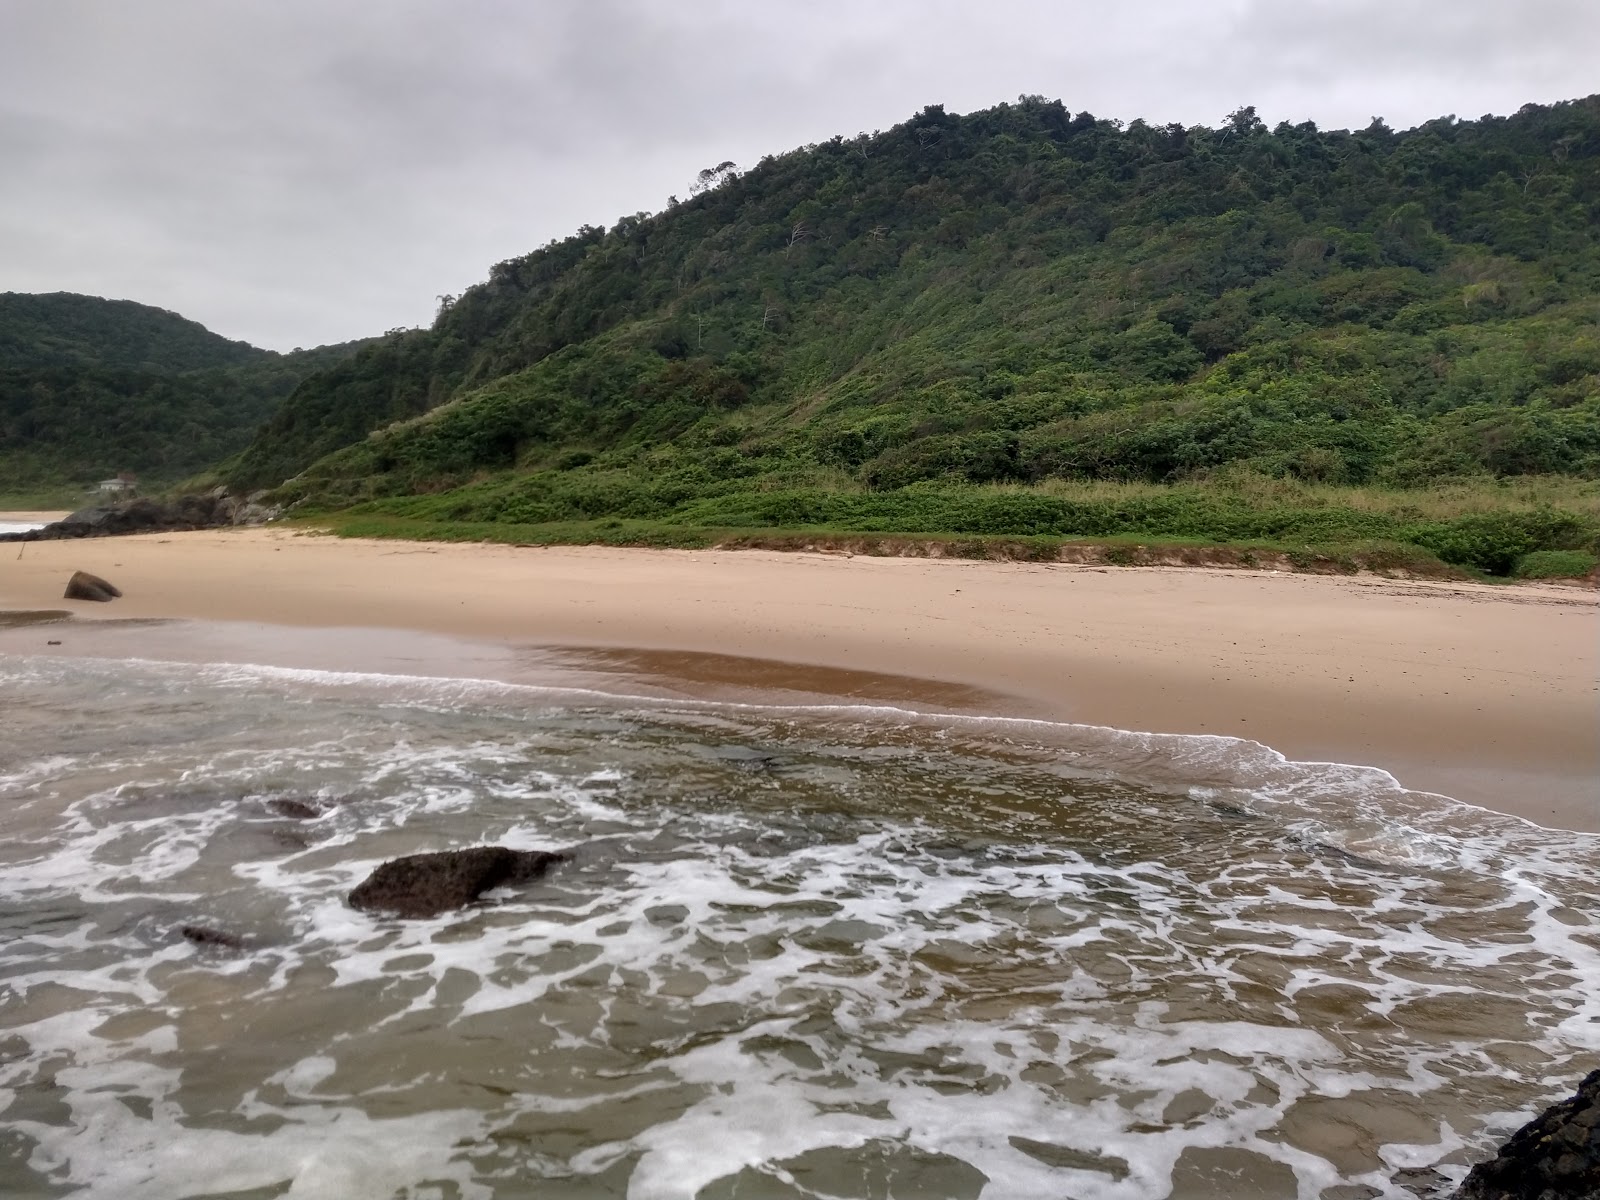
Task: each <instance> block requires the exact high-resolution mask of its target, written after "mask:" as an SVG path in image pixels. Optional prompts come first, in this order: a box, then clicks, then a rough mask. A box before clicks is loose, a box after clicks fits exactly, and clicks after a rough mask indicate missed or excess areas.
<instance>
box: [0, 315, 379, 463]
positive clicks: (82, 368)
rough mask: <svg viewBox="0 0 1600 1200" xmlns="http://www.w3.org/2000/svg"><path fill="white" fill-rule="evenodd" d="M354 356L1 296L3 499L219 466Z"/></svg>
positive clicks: (171, 318)
mask: <svg viewBox="0 0 1600 1200" xmlns="http://www.w3.org/2000/svg"><path fill="white" fill-rule="evenodd" d="M352 349H354V346H353V345H352V346H343V347H338V346H330V347H323V348H321V349H318V350H308V351H296V352H295V353H293V354H275V353H273V352H271V351H268V350H260V349H257V348H256V347H254V346H251V345H248V344H247V343H245V342H232V341H228V340H227V339H226V338H223V337H219V336H218V335H217V334H214V333H212V332H211V331H210V330H208V329H206V328H205V327H204V326H202V325H199V324H196V323H195V322H194V321H189V320H186V319H184V318H183V317H180V316H178V315H177V314H176V313H171V312H167V311H165V310H163V309H159V308H151V307H149V306H147V305H143V304H135V303H133V302H132V301H128V300H102V299H100V298H98V297H95V296H78V295H72V294H70V293H66V292H57V293H53V294H50V295H28V294H23V293H16V292H7V293H3V294H0V492H13V493H15V492H17V491H22V490H28V489H34V488H47V487H51V486H57V485H62V484H74V485H76V484H83V483H86V482H89V481H92V480H95V479H99V478H103V477H104V476H106V475H108V474H111V473H114V472H119V471H131V472H134V473H136V474H138V475H140V476H141V477H143V478H146V479H148V480H151V481H155V482H173V481H176V480H178V479H180V478H182V477H184V476H186V475H189V474H192V473H193V472H196V471H199V470H202V469H204V468H207V467H210V466H213V465H214V464H216V463H217V462H218V461H219V460H221V459H223V458H225V457H227V456H228V455H230V454H234V453H237V452H238V450H239V449H240V448H241V447H242V446H244V444H245V443H246V442H248V441H249V439H250V437H251V436H252V435H253V434H254V433H255V431H256V428H257V426H259V425H260V424H261V422H262V421H263V420H264V419H265V418H266V417H267V416H268V415H269V414H270V413H271V412H273V411H274V410H275V409H276V408H277V407H278V405H279V404H280V403H282V401H283V399H284V398H285V397H286V396H287V395H288V394H289V393H290V392H291V391H293V389H294V387H295V385H296V384H298V383H299V382H300V381H301V380H302V379H304V378H305V377H306V376H307V375H310V374H312V373H313V372H315V371H318V370H322V369H324V368H326V367H328V366H330V365H332V364H333V363H334V362H337V361H338V360H339V359H341V358H343V357H344V356H345V355H347V354H348V353H349V352H350V351H351V350H352Z"/></svg>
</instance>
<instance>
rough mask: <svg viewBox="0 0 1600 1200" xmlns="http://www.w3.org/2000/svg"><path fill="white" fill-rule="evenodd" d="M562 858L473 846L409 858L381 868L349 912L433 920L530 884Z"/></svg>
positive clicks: (358, 891) (359, 890)
mask: <svg viewBox="0 0 1600 1200" xmlns="http://www.w3.org/2000/svg"><path fill="white" fill-rule="evenodd" d="M566 860H567V855H565V854H562V853H560V852H559V851H554V852H552V851H543V850H510V849H507V848H506V847H504V846H473V847H470V848H469V849H466V850H442V851H437V852H435V853H432V854H408V855H406V856H405V857H404V858H396V859H393V860H391V861H390V862H386V863H384V864H383V865H382V866H381V867H379V868H378V869H377V870H376V871H374V872H373V873H372V874H371V875H369V876H368V877H367V878H366V880H365V881H363V882H362V883H361V884H360V885H359V886H358V887H357V888H356V889H355V890H354V891H353V892H351V893H350V903H351V905H352V906H353V907H355V908H359V909H363V910H365V911H368V912H385V913H392V914H394V915H395V916H400V917H436V916H438V915H439V914H440V913H444V912H449V911H450V910H451V909H453V908H463V907H465V906H466V905H468V904H471V903H472V902H473V901H474V900H476V899H477V898H478V897H479V896H481V895H483V893H484V892H487V891H489V890H491V889H493V888H497V887H505V886H507V885H510V884H519V883H529V882H532V881H533V880H535V879H538V878H540V877H541V876H543V875H544V874H545V873H546V872H547V871H549V870H550V868H551V867H553V866H554V865H555V864H556V863H559V862H565V861H566Z"/></svg>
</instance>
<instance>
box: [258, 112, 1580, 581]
mask: <svg viewBox="0 0 1600 1200" xmlns="http://www.w3.org/2000/svg"><path fill="white" fill-rule="evenodd" d="M704 182H705V183H706V184H708V185H709V186H707V187H706V188H705V189H704V190H703V191H702V192H701V193H700V194H698V195H696V196H694V197H693V198H691V199H689V200H688V201H687V202H684V203H675V204H673V205H672V206H671V207H670V208H669V209H668V210H667V211H666V212H664V213H661V214H658V215H656V216H645V215H640V216H637V217H631V218H625V219H624V220H622V221H619V222H618V223H617V224H616V225H615V226H614V227H612V228H611V229H608V230H605V229H599V228H586V229H584V230H582V231H580V232H579V233H578V234H577V235H575V236H574V237H572V238H569V239H567V240H565V241H563V242H559V243H555V244H553V245H551V246H548V247H546V248H545V249H543V250H540V251H537V252H535V253H533V254H530V255H528V256H526V257H525V258H522V259H517V260H513V261H510V262H506V263H501V264H500V265H498V266H497V267H495V268H494V270H493V271H492V272H491V274H490V278H489V280H488V281H487V282H486V283H484V284H480V285H478V286H476V287H474V288H472V289H470V290H469V291H468V292H467V293H466V294H465V295H463V296H461V297H459V298H458V299H454V300H452V301H448V302H447V303H446V304H445V306H444V307H443V309H442V311H441V313H440V315H439V318H438V320H437V321H436V322H435V324H434V326H433V327H432V328H431V329H428V330H417V331H410V332H403V333H392V334H390V335H388V336H387V337H385V338H384V339H382V340H381V341H380V342H378V343H376V344H374V345H372V346H369V347H367V348H366V349H364V350H362V351H361V352H360V353H358V354H356V355H355V356H353V357H352V358H350V359H348V360H347V361H345V362H343V363H341V364H340V365H339V366H337V367H335V368H334V369H333V370H331V371H328V372H326V373H323V374H321V375H318V376H315V377H313V378H311V379H309V380H307V381H306V382H305V383H304V384H302V385H301V386H300V388H299V389H298V390H297V391H296V392H295V393H294V395H293V396H291V397H290V399H289V400H288V401H287V402H286V403H285V404H284V406H283V407H282V408H281V409H280V410H279V412H278V413H277V414H276V415H275V416H274V417H273V419H272V420H271V421H270V422H269V423H268V424H267V425H266V426H265V427H264V429H263V431H262V433H261V435H260V436H259V437H258V438H257V439H256V441H255V442H254V443H253V444H252V445H251V446H250V447H249V448H248V449H247V450H246V451H245V452H244V453H243V454H242V455H241V456H240V457H239V458H238V459H237V460H235V461H234V462H233V463H232V464H230V465H229V467H228V468H227V471H228V474H229V476H230V477H231V478H232V479H233V480H234V481H236V482H237V483H240V484H242V485H245V486H257V485H269V484H278V483H280V482H281V481H282V480H284V479H285V478H286V477H289V476H291V475H293V476H295V478H294V479H293V481H292V482H291V483H290V484H288V486H287V487H286V489H285V494H286V495H288V496H291V497H301V498H305V499H307V500H309V501H310V502H311V504H312V505H313V506H314V507H316V508H320V509H323V510H329V509H334V508H341V507H350V506H356V505H359V506H361V508H360V511H362V512H365V513H368V514H371V515H374V516H382V515H387V516H389V517H393V518H398V519H404V520H416V519H426V520H429V521H437V520H448V521H461V522H490V523H494V522H500V523H505V524H511V525H519V526H532V525H540V524H553V525H563V526H564V527H565V526H568V525H570V524H571V523H573V522H578V523H583V522H600V521H607V520H610V521H616V522H645V523H649V524H651V525H652V526H658V527H661V528H679V529H685V530H689V529H696V528H701V529H712V528H717V529H730V528H739V529H751V528H755V529H760V528H768V529H780V528H781V529H805V528H818V529H834V530H859V531H880V532H893V533H911V532H918V533H951V534H955V533H971V534H983V535H1018V536H1022V535H1038V536H1068V537H1071V536H1080V537H1092V536H1104V535H1111V534H1128V535H1139V536H1144V535H1148V536H1151V537H1178V538H1209V539H1214V540H1219V541H1238V540H1249V539H1268V540H1273V541H1280V542H1281V541H1285V540H1288V541H1304V542H1319V543H1324V542H1330V541H1332V542H1338V541H1350V540H1361V539H1372V538H1378V539H1394V540H1398V541H1403V542H1407V543H1410V544H1414V545H1418V546H1422V547H1424V548H1426V549H1427V550H1429V551H1430V552H1432V553H1435V554H1438V555H1439V556H1441V557H1442V558H1444V559H1445V560H1447V561H1450V562H1456V563H1459V564H1461V565H1464V566H1468V567H1471V568H1473V569H1477V570H1483V571H1489V572H1493V573H1502V574H1503V573H1508V572H1511V571H1513V570H1515V569H1516V563H1517V562H1518V561H1519V560H1520V559H1521V557H1522V556H1524V555H1526V554H1530V553H1537V552H1540V551H1546V550H1565V551H1571V552H1575V553H1585V552H1593V550H1594V549H1595V544H1594V542H1595V534H1596V531H1597V529H1600V522H1597V517H1596V512H1595V508H1596V502H1595V499H1594V498H1595V495H1596V492H1595V488H1594V486H1593V485H1592V484H1588V483H1583V482H1573V483H1572V485H1571V486H1570V487H1563V486H1557V485H1555V484H1552V485H1551V486H1550V487H1548V488H1547V489H1546V490H1547V492H1549V493H1550V494H1551V495H1553V496H1555V497H1556V499H1557V503H1554V504H1547V505H1542V506H1540V505H1536V506H1533V507H1528V506H1519V505H1517V504H1515V503H1512V502H1510V500H1509V492H1508V490H1507V489H1506V488H1505V487H1504V486H1502V485H1501V484H1497V483H1496V481H1508V480H1512V481H1514V480H1518V479H1524V478H1530V477H1545V476H1550V477H1567V478H1568V479H1570V480H1573V481H1585V480H1590V481H1592V480H1594V479H1596V478H1597V477H1600V238H1597V236H1596V230H1597V229H1600V98H1590V99H1587V100H1583V101H1576V102H1572V103H1566V104H1559V105H1554V106H1548V107H1540V106H1529V107H1527V108H1524V109H1523V110H1521V111H1520V112H1518V113H1517V114H1516V115H1514V116H1511V117H1507V118H1484V119H1482V120H1479V121H1465V122H1463V121H1456V120H1454V119H1443V120H1439V121H1434V122H1430V123H1428V124H1427V125H1424V126H1421V127H1419V128H1418V129H1415V130H1410V131H1406V132H1394V131H1391V130H1389V129H1388V128H1386V127H1385V126H1384V125H1383V124H1382V123H1381V122H1374V123H1373V125H1372V126H1371V127H1369V128H1368V129H1365V130H1362V131H1360V132H1354V133H1352V132H1344V131H1338V132H1327V131H1321V130H1318V129H1316V128H1315V127H1314V126H1312V125H1310V124H1309V123H1308V124H1301V125H1279V126H1277V127H1276V128H1273V129H1269V128H1267V127H1265V126H1264V125H1262V124H1261V123H1260V122H1259V121H1258V120H1256V118H1255V116H1254V113H1253V112H1252V111H1251V110H1248V109H1246V110H1241V111H1240V112H1239V113H1236V114H1234V115H1233V117H1232V118H1230V120H1229V121H1228V122H1227V123H1225V124H1224V125H1223V126H1221V127H1220V128H1217V129H1206V128H1192V129H1184V128H1181V127H1176V126H1151V125H1146V124H1144V123H1141V122H1135V123H1133V124H1131V125H1128V126H1122V125H1120V124H1119V123H1116V122H1111V121H1105V120H1096V119H1094V118H1092V117H1090V116H1089V115H1088V114H1079V115H1077V116H1074V115H1072V114H1070V113H1069V112H1068V111H1067V110H1066V109H1065V108H1063V107H1062V106H1061V105H1060V104H1059V103H1054V102H1046V101H1043V100H1041V99H1038V98H1026V97H1025V98H1023V100H1021V101H1020V102H1019V103H1017V104H1014V105H1002V106H1000V107H999V108H996V109H992V110H988V111H985V112H979V113H974V114H971V115H968V116H962V117H958V116H954V115H951V114H947V113H945V112H943V111H942V110H941V109H938V108H929V109H927V110H925V111H924V112H923V113H921V114H919V115H918V116H917V117H915V118H913V119H912V120H911V121H909V122H907V123H906V124H904V125H901V126H898V127H896V128H895V129H893V130H890V131H889V132H887V133H883V134H877V135H873V136H863V137H860V138H857V139H854V140H845V139H835V140H833V141H832V142H829V143H825V144H823V145H819V146H813V147H807V148H805V149H802V150H798V151H795V152H793V153H790V154H786V155H782V156H780V157H776V158H769V159H766V160H763V161H762V162H761V163H760V164H759V165H757V166H756V167H755V168H754V169H752V170H750V171H749V172H748V173H746V174H743V175H736V174H735V173H734V172H731V171H726V170H721V171H712V172H708V173H707V178H706V179H705V180H704ZM1226 478H1252V479H1267V480H1279V481H1288V482H1290V483H1298V484H1306V485H1311V484H1315V485H1327V486H1331V487H1333V488H1334V489H1335V490H1336V491H1338V490H1339V489H1349V488H1358V487H1360V488H1368V489H1372V490H1373V494H1382V495H1383V496H1385V497H1386V498H1385V499H1384V500H1383V502H1382V503H1381V504H1379V505H1377V506H1373V505H1371V504H1366V505H1362V504H1357V503H1352V502H1346V501H1345V500H1341V499H1339V498H1338V497H1337V496H1333V497H1331V498H1330V497H1327V496H1323V497H1321V498H1320V499H1319V500H1318V501H1317V503H1315V504H1305V503H1301V502H1300V501H1299V500H1295V499H1293V498H1281V497H1280V498H1278V499H1271V500H1269V499H1265V498H1263V497H1262V496H1260V495H1256V496H1254V497H1253V498H1251V499H1249V500H1245V499H1241V498H1240V495H1239V494H1238V491H1237V489H1232V490H1230V488H1228V487H1227V486H1224V485H1223V483H1222V482H1221V481H1222V480H1224V479H1226ZM1095 484H1138V485H1147V486H1145V487H1144V489H1143V490H1142V491H1140V492H1139V494H1138V495H1137V496H1133V495H1129V496H1123V497H1116V496H1088V495H1077V494H1074V493H1073V492H1072V489H1073V488H1074V487H1077V488H1083V487H1088V486H1089V485H1095ZM1148 485H1155V486H1148ZM1441 487H1443V489H1444V491H1446V492H1447V491H1449V489H1450V488H1451V487H1454V488H1455V490H1456V491H1457V492H1458V493H1459V494H1461V495H1462V496H1465V495H1467V494H1468V493H1470V494H1471V495H1473V496H1474V497H1476V499H1475V500H1474V501H1473V502H1472V503H1470V504H1466V505H1465V506H1464V507H1461V508H1459V509H1458V510H1455V511H1451V512H1440V511H1432V512H1425V511H1424V509H1426V508H1427V503H1428V502H1427V501H1425V500H1423V499H1421V497H1424V496H1427V495H1433V496H1435V497H1436V496H1437V495H1439V494H1442V493H1441V491H1440V489H1441ZM1430 489H1431V490H1430ZM1485 500H1487V502H1488V508H1487V510H1486V511H1476V509H1477V508H1478V507H1479V506H1480V502H1482V501H1485ZM1435 508H1437V506H1436V505H1435ZM1572 561H1575V560H1572Z"/></svg>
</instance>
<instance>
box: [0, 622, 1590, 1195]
mask: <svg viewBox="0 0 1600 1200" xmlns="http://www.w3.org/2000/svg"><path fill="white" fill-rule="evenodd" d="M286 800H295V801H300V802H302V803H305V804H310V805H312V806H314V807H315V808H316V810H317V811H318V813H319V814H320V815H317V816H315V817H314V818H312V819H294V818H293V817H292V816H290V815H285V812H286V811H287V810H285V809H284V808H282V807H279V806H278V803H277V802H282V801H286ZM486 843H500V844H505V845H511V846H517V847H525V848H561V849H566V850H570V851H571V852H572V855H573V858H572V861H571V862H570V863H569V864H567V865H566V866H565V867H564V868H562V869H561V870H560V871H559V872H558V873H556V874H554V875H553V876H551V877H550V878H548V879H546V880H544V881H542V882H540V883H538V884H535V885H533V886H530V887H527V888H524V889H521V890H518V891H514V892H513V891H506V892H502V893H497V894H494V895H491V896H490V897H488V898H487V900H486V901H485V902H484V903H482V904H480V905H477V906H475V907H473V908H472V909H470V910H467V911H463V912H460V913H456V914H452V915H449V916H445V917H441V918H438V919H435V920H428V921H410V922H404V921H398V920H391V919H383V918H376V917H373V916H370V915H367V914H363V913H360V912H356V911H354V910H352V909H351V908H349V907H348V906H347V904H346V903H345V900H344V897H345V895H346V893H347V892H348V891H349V890H350V888H352V887H353V886H354V885H355V884H356V883H358V882H359V881H360V880H361V879H362V878H363V877H364V876H365V875H366V873H367V872H368V871H370V870H371V869H372V868H373V867H374V866H376V865H377V864H378V863H379V862H381V861H383V860H384V859H387V858H390V857H393V856H395V855H398V854H403V853H409V852H414V851H421V850H430V849H440V848H446V847H452V846H466V845H474V844H486ZM186 924H204V925H206V926H209V927H213V928H217V929H221V930H226V931H229V932H231V933H233V934H236V935H237V936H239V937H240V938H241V939H243V942H244V945H243V947H242V948H241V949H237V950H230V949H226V948H215V947H197V946H195V945H192V944H190V943H189V942H188V941H186V940H185V939H184V938H183V937H182V936H181V935H180V934H179V932H178V931H179V930H180V929H181V927H183V926H184V925H186ZM0 928H3V935H0V1050H3V1053H0V1195H4V1196H7V1197H36V1196H37V1197H55V1196H74V1197H83V1198H85V1200H176V1198H178V1197H201V1196H204V1197H224V1196H226V1197H238V1198H250V1200H257V1198H266V1197H278V1196H287V1197H296V1198H300V1197H312V1198H324V1197H326V1198H330V1200H332V1198H341V1200H369V1198H370V1200H390V1198H392V1197H405V1198H408V1200H423V1198H431V1200H489V1198H492V1197H540V1198H560V1200H568V1198H579V1197H582V1198H589V1197H628V1198H630V1200H676V1198H680V1197H681V1198H689V1197H700V1198H703V1200H749V1198H773V1200H776V1198H793V1197H816V1198H824V1197H826V1198H839V1197H896V1198H899V1200H906V1198H911V1197H928V1198H933V1197H941V1198H944V1197H978V1196H982V1197H985V1198H986V1200H1019V1198H1030V1197H1041V1198H1043V1197H1050V1198H1052V1200H1060V1198H1082V1200H1135V1198H1137V1200H1146V1198H1156V1197H1167V1196H1177V1197H1260V1198H1275V1197H1298V1198H1301V1200H1311V1198H1318V1197H1320V1198H1323V1200H1355V1198H1358V1197H1378V1196H1382V1197H1411V1196H1413V1195H1417V1194H1424V1195H1426V1194H1436V1193H1439V1192H1441V1191H1444V1190H1448V1187H1449V1185H1450V1183H1451V1182H1452V1181H1454V1180H1457V1179H1459V1178H1460V1177H1461V1176H1462V1175H1463V1174H1464V1173H1465V1170H1466V1167H1467V1164H1469V1163H1470V1162H1471V1161H1474V1160H1475V1159H1476V1158H1478V1157H1481V1156H1482V1155H1483V1154H1484V1153H1486V1152H1487V1151H1488V1150H1490V1149H1491V1148H1492V1147H1493V1146H1494V1145H1495V1144H1497V1143H1498V1141H1499V1140H1501V1139H1502V1138H1503V1137H1504V1135H1505V1134H1506V1133H1507V1132H1509V1130H1510V1129H1512V1128H1514V1127H1515V1126H1516V1125H1518V1124H1520V1123H1521V1121H1522V1120H1523V1119H1525V1117H1526V1115H1527V1114H1528V1112H1529V1111H1530V1110H1532V1109H1534V1108H1536V1107H1542V1105H1543V1104H1545V1103H1548V1102H1549V1100H1550V1099H1552V1098H1554V1097H1555V1096H1557V1095H1559V1094H1565V1093H1566V1092H1567V1091H1568V1090H1570V1088H1571V1087H1572V1086H1573V1085H1574V1084H1575V1083H1576V1081H1577V1079H1578V1078H1579V1077H1581V1076H1582V1075H1583V1074H1584V1073H1585V1071H1587V1070H1588V1069H1591V1068H1592V1067H1593V1066H1594V1065H1595V1061H1596V1057H1597V1052H1600V988H1596V987H1595V986H1594V983H1595V981H1596V980H1600V839H1595V838H1592V837H1586V836H1581V835H1575V834H1565V833H1560V832H1554V831H1548V830H1543V829H1539V828H1537V827H1534V826H1531V825H1527V824H1525V823H1522V822H1519V821H1516V820H1514V819H1511V818H1507V817H1503V816H1497V815H1493V814H1490V813H1486V812H1482V811H1480V810H1476V809H1471V808H1468V807H1466V806H1463V805H1459V804H1455V803H1454V802H1452V801H1448V800H1445V799H1442V798H1440V797H1434V796H1427V795H1418V794H1413V793H1408V792H1405V791H1403V790H1401V789H1400V788H1399V787H1398V785H1396V784H1395V782H1394V781H1393V780H1392V779H1390V778H1389V777H1388V776H1386V775H1384V774H1382V773H1381V772H1378V771H1374V770H1369V769H1363V768H1353V767H1340V766H1330V765H1316V764H1293V763H1286V762H1284V761H1283V760H1282V759H1281V758H1280V757H1278V756H1277V755H1275V754H1273V753H1272V752H1271V751H1269V750H1267V749H1265V748H1264V747H1260V746H1255V745H1253V744H1251V743H1246V742H1238V741H1234V740H1231V739H1224V738H1213V737H1172V736H1157V735H1143V734H1137V733H1126V732H1120V731H1115V730H1105V729H1095V728H1089V727H1081V726H1062V725H1052V724H1048V723H1044V722H1036V721H1025V720H1016V719H986V718H972V717H951V716H937V715H928V714H919V713H916V712H913V711H910V710H908V709H906V708H901V707H892V706H883V705H879V706H850V705H812V706H776V705H757V704H734V703H711V702H694V701H687V700H680V699H659V698H658V699H649V698H643V697H635V698H629V697H626V696H608V695H602V694H599V693H597V692H594V691H584V690H578V689H570V688H568V689H559V688H548V687H534V686H519V685H512V684H503V683H492V682H483V681H469V680H447V679H430V678H418V677H404V676H379V675H363V674H353V673H330V672H318V671H305V670H295V669H286V668H273V667H232V666H215V665H212V666H205V665H196V664H185V663H157V662H139V661H134V662H128V661H116V660H111V659H96V658H77V659H66V658H51V657H40V656H30V655H20V654H19V655H9V656H0Z"/></svg>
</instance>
